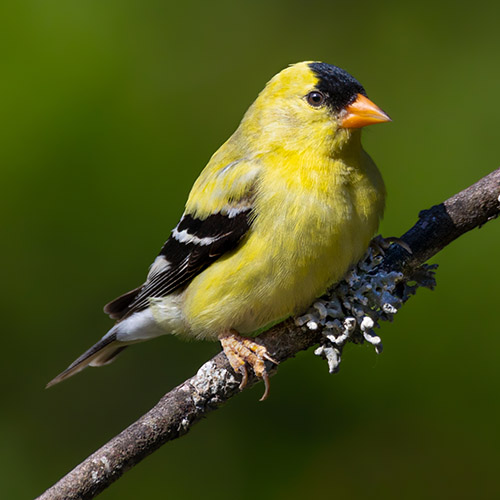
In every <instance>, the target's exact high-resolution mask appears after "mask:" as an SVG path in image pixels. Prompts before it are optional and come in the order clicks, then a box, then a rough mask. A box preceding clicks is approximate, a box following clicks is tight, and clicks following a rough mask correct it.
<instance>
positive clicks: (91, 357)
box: [46, 333, 127, 389]
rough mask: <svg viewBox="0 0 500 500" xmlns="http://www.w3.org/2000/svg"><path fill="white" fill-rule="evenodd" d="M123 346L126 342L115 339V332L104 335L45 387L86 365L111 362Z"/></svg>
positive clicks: (69, 375) (54, 383)
mask: <svg viewBox="0 0 500 500" xmlns="http://www.w3.org/2000/svg"><path fill="white" fill-rule="evenodd" d="M125 347H127V345H126V344H125V345H124V343H123V342H119V341H117V340H116V333H111V334H108V335H106V336H104V337H103V338H102V339H101V340H99V342H97V344H94V345H93V346H92V347H91V348H90V349H89V350H88V351H86V352H84V353H83V354H82V355H81V356H80V357H79V358H78V359H76V360H75V361H73V363H71V364H70V365H69V366H68V368H66V370H64V371H63V372H61V373H60V374H59V375H58V376H57V377H55V378H54V379H52V380H51V381H50V382H49V383H48V384H47V385H46V389H48V388H49V387H52V386H53V385H56V384H58V383H59V382H62V381H63V380H65V379H67V378H69V377H71V376H72V375H75V373H78V372H80V371H82V370H83V369H84V368H86V367H87V366H102V365H106V364H108V363H111V361H113V360H114V358H115V357H116V356H117V355H118V354H119V353H120V352H121V351H123V349H125Z"/></svg>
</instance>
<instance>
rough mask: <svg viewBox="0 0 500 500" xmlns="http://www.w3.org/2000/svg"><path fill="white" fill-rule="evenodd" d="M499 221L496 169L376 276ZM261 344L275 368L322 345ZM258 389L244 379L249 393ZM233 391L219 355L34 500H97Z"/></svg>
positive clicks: (305, 340) (304, 335) (425, 216)
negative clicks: (125, 474)
mask: <svg viewBox="0 0 500 500" xmlns="http://www.w3.org/2000/svg"><path fill="white" fill-rule="evenodd" d="M499 213H500V168H499V169H497V170H495V171H494V172H492V173H491V174H489V175H487V176H486V177H484V178H482V179H481V180H480V181H478V182H477V183H476V184H474V185H472V186H470V187H468V188H467V189H465V190H463V191H461V192H460V193H458V194H456V195H455V196H453V197H451V198H450V199H448V200H447V201H445V202H444V203H441V204H440V205H436V206H434V207H432V208H430V209H429V210H424V211H422V212H420V214H419V220H418V221H417V223H416V224H415V225H414V226H413V227H412V228H411V229H410V230H409V231H407V232H406V233H405V234H404V235H403V236H402V237H401V239H402V240H403V241H404V242H405V243H406V244H407V245H408V246H409V247H410V248H411V250H412V253H411V254H409V253H408V252H407V251H406V250H405V249H404V247H402V246H400V245H392V246H391V247H390V248H389V250H388V251H387V252H386V254H385V256H384V258H383V260H382V262H381V263H380V264H378V266H377V267H376V268H375V270H374V271H375V272H377V271H385V272H396V273H402V274H400V275H399V277H398V278H397V279H402V280H404V278H401V276H403V277H406V279H409V278H410V277H411V276H413V275H414V274H415V271H416V270H417V269H418V267H419V266H421V265H422V264H423V263H424V262H426V261H427V260H428V259H429V258H430V257H432V256H433V255H435V254H436V253H438V252H439V251H440V250H441V249H443V248H444V247H445V246H447V245H448V244H449V243H451V242H452V241H453V240H455V239H456V238H458V237H459V236H461V235H462V234H464V233H466V232H467V231H470V230H471V229H473V228H475V227H481V226H482V225H483V224H485V223H486V222H488V221H489V220H491V219H494V218H496V217H497V216H498V215H499ZM374 271H373V270H371V271H370V272H369V274H370V275H373V272H374ZM332 293H333V294H335V289H334V291H333V292H332ZM365 338H366V337H365ZM259 340H260V341H261V342H262V343H263V344H265V345H266V347H267V348H268V350H269V352H271V353H272V356H273V357H274V358H275V359H276V360H278V361H279V362H283V361H285V360H286V359H288V358H291V357H293V356H294V355H295V354H297V353H298V352H299V351H301V350H304V349H308V348H310V347H312V346H313V345H315V344H318V343H319V342H321V341H322V334H321V329H308V328H304V327H300V326H298V325H297V324H296V323H295V322H294V321H293V320H291V319H289V320H286V321H284V322H283V323H280V324H279V325H276V326H274V327H273V328H272V329H270V330H268V331H267V332H265V333H263V334H262V335H260V336H259ZM275 371H276V370H275V368H271V374H273V372H275ZM255 382H257V380H256V379H255V377H254V376H253V375H251V374H249V382H248V385H247V387H250V386H252V385H253V384H254V383H255ZM238 386H239V375H238V376H236V375H235V374H234V372H233V371H232V369H231V368H230V366H229V363H228V361H227V359H226V357H225V355H224V354H223V353H219V354H218V355H217V356H215V357H214V358H212V359H211V360H210V361H208V362H207V363H205V364H204V365H203V366H202V367H201V368H200V369H199V370H198V373H197V374H196V375H195V376H194V377H191V378H190V379H188V380H186V381H185V382H184V383H182V384H181V385H179V386H178V387H176V388H175V389H173V390H171V391H170V392H169V393H167V394H165V396H163V397H162V398H161V399H160V401H159V402H158V403H157V404H156V405H155V406H154V407H153V408H152V409H151V410H150V411H148V412H147V413H146V414H145V415H143V416H142V417H141V418H140V419H139V420H137V421H136V422H135V423H133V424H132V425H130V426H129V427H128V428H127V429H125V430H124V431H123V432H121V433H120V434H119V435H118V436H116V437H115V438H113V439H112V440H111V441H109V442H108V443H107V444H105V445H104V446H103V447H102V448H101V449H99V450H98V451H96V452H95V453H94V454H92V455H90V456H89V457H88V458H87V459H86V460H84V461H83V462H82V463H81V464H80V465H78V466H77V467H75V468H74V469H73V470H72V471H71V472H70V473H68V474H67V475H66V476H65V477H63V478H62V479H61V480H60V481H59V482H57V483H56V484H55V485H54V486H52V487H51V488H49V489H48V490H47V491H46V492H45V493H43V494H42V495H41V496H40V497H38V499H39V500H49V499H50V500H55V499H60V500H63V499H64V500H72V499H88V498H93V497H95V496H96V495H97V494H99V493H100V492H101V491H103V490H104V489H105V488H107V487H108V486H109V485H110V484H111V483H113V482H114V481H116V480H117V479H118V478H119V477H120V476H121V475H122V474H123V473H124V472H126V471H127V470H128V469H130V468H132V467H133V466H134V465H136V464H137V463H139V462H140V461H141V460H142V459H143V458H144V457H146V456H147V455H149V454H150V453H152V452H153V451H155V450H156V449H158V448H159V447H160V446H162V445H163V444H165V443H166V442H167V441H170V440H172V439H175V438H177V437H180V436H182V435H183V434H186V433H187V432H188V431H189V430H190V428H191V427H192V426H193V424H195V423H196V422H198V421H199V420H200V419H201V418H202V417H203V416H205V415H206V414H207V413H208V412H210V411H212V410H215V409H216V408H218V407H219V406H220V405H221V404H222V403H224V402H226V401H228V400H229V399H230V398H231V397H232V396H234V395H235V394H237V393H238V392H239V389H238Z"/></svg>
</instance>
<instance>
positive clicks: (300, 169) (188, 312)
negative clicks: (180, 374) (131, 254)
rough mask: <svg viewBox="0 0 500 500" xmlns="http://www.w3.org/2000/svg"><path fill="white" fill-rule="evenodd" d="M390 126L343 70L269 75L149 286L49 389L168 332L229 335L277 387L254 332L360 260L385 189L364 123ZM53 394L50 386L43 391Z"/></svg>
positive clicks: (235, 357) (227, 340) (209, 170)
mask: <svg viewBox="0 0 500 500" xmlns="http://www.w3.org/2000/svg"><path fill="white" fill-rule="evenodd" d="M386 121H390V118H389V117H388V116H387V115H386V114H385V113H384V112H383V111H382V110H381V109H380V108H378V107H377V106H376V105H375V104H374V103H373V102H372V101H370V100H369V99H368V98H367V97H366V92H365V90H364V89H363V87H362V86H361V85H360V83H359V82H358V81H357V80H355V79H354V78H353V77H352V76H351V75H349V74H348V73H347V72H346V71H344V70H342V69H340V68H338V67H336V66H331V65H329V64H325V63H321V62H301V63H298V64H294V65H292V66H290V67H288V68H286V69H284V70H283V71H281V72H280V73H278V74H277V75H276V76H274V77H273V78H272V79H271V80H270V81H269V82H268V84H267V85H266V87H265V88H264V90H263V91H262V92H261V93H260V94H259V96H258V97H257V99H256V101H255V102H254V103H253V104H252V105H251V106H250V108H249V109H248V111H247V112H246V113H245V116H244V117H243V120H242V121H241V124H240V126H239V127H238V129H237V130H236V132H234V134H233V135H232V136H231V137H230V138H229V139H228V140H227V142H226V143H225V144H223V145H222V146H221V147H220V148H219V150H218V151H217V152H216V153H215V154H214V155H213V156H212V158H211V159H210V161H209V162H208V165H207V166H206V167H205V169H204V170H203V171H202V173H201V175H200V176H199V178H198V179H197V181H196V182H195V184H194V186H193V188H192V190H191V193H190V195H189V198H188V201H187V204H186V210H185V212H184V214H183V216H182V218H181V220H180V222H179V223H178V224H177V226H176V227H175V228H174V229H173V231H172V233H171V235H170V237H169V239H168V240H167V242H166V243H165V244H164V245H163V248H162V249H161V251H160V254H159V255H158V257H156V259H155V261H154V262H153V264H152V265H151V267H150V270H149V274H148V276H147V279H146V282H145V283H144V284H143V285H142V286H140V287H139V288H136V289H134V290H132V291H131V292H128V293H126V294H125V295H122V296H120V297H118V298H117V299H115V300H114V301H112V302H110V303H109V304H107V305H106V306H105V308H104V311H105V312H106V313H107V314H109V316H110V317H111V318H113V319H115V320H117V321H116V324H115V325H114V326H113V327H112V328H111V330H109V332H108V333H107V334H106V335H104V337H103V338H102V339H101V340H100V341H99V342H97V344H95V345H94V346H92V347H91V348H90V349H89V350H88V351H87V352H85V353H84V354H83V355H82V356H80V357H79V358H78V359H77V360H76V361H75V362H73V363H72V364H71V365H70V366H69V367H68V368H67V369H66V370H64V371H63V372H62V373H61V374H60V375H58V376H57V377H56V378H54V379H53V380H52V381H51V382H50V383H49V384H48V386H51V385H54V384H56V383H58V382H60V381H61V380H64V379H65V378H67V377H69V376H71V375H73V374H75V373H77V372H79V371H80V370H82V369H83V368H85V367H86V366H88V365H90V366H101V365H105V364H107V363H109V362H110V361H112V360H113V359H114V358H115V356H116V355H117V354H118V353H119V352H121V351H122V350H123V349H124V348H125V347H126V346H127V345H129V344H133V343H135V342H141V341H144V340H148V339H151V338H153V337H158V336H160V335H164V334H174V335H179V336H185V337H191V338H197V339H211V340H217V339H218V340H220V342H221V344H222V347H223V349H224V352H225V353H226V355H227V357H228V360H229V362H230V364H231V366H232V367H233V369H234V370H235V371H236V372H240V373H241V375H242V383H241V387H243V386H244V385H245V383H246V380H247V365H249V366H251V367H252V369H253V370H254V372H255V374H256V375H257V376H258V377H260V378H263V379H264V381H265V385H266V391H265V393H264V396H263V399H264V398H265V397H266V396H267V394H268V390H269V381H268V376H267V372H266V367H265V363H264V361H265V359H268V360H271V361H273V360H272V357H271V356H270V355H269V353H267V351H266V349H265V348H264V347H262V346H261V345H259V344H257V343H256V342H254V341H253V340H252V338H251V335H252V333H254V332H256V331H257V330H260V329H262V328H263V327H265V326H266V325H269V324H271V323H273V322H276V321H278V320H280V319H284V318H286V317H287V316H290V315H291V314H294V313H299V312H301V311H303V310H304V309H305V308H307V306H309V305H310V304H311V302H312V301H313V300H314V299H315V298H316V297H319V296H320V295H322V294H323V293H324V292H325V291H326V290H327V288H328V287H329V286H330V285H332V284H333V283H335V282H336V281H338V280H339V279H340V278H342V276H343V275H344V274H345V272H346V271H347V270H348V268H349V267H350V266H351V265H352V264H354V263H355V262H356V261H357V260H358V259H359V258H360V257H361V256H362V255H363V253H364V252H365V250H366V248H367V246H368V244H369V242H370V239H371V238H372V236H373V235H374V234H375V232H376V230H377V227H378V224H379V221H380V218H381V216H382V214H383V210H384V198H385V188H384V183H383V180H382V177H381V175H380V173H379V171H378V169H377V167H376V166H375V164H374V162H373V161H372V159H371V158H370V156H368V154H367V153H366V152H365V151H364V150H363V148H362V146H361V130H360V129H361V128H362V127H364V126H365V125H370V124H374V123H380V122H386ZM48 386H47V387H48Z"/></svg>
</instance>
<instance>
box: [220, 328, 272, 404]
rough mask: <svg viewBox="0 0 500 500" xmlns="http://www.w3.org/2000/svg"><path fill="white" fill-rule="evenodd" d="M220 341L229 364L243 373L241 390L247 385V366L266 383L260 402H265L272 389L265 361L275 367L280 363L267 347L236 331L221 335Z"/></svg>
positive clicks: (236, 370)
mask: <svg viewBox="0 0 500 500" xmlns="http://www.w3.org/2000/svg"><path fill="white" fill-rule="evenodd" d="M219 340H220V343H221V344H222V348H223V350H224V353H225V355H226V357H227V359H228V361H229V364H230V365H231V367H232V368H233V370H234V371H235V372H237V373H241V382H240V390H242V389H244V388H245V386H246V385H247V382H248V370H247V365H250V366H251V367H252V370H253V371H254V373H255V375H256V376H257V377H258V378H261V379H262V380H263V381H264V386H265V390H264V394H263V395H262V397H261V398H260V401H264V400H265V399H266V398H267V396H268V395H269V387H270V385H269V375H268V373H267V370H266V364H265V360H267V361H270V362H271V363H274V364H275V365H277V364H278V362H277V361H276V360H275V359H273V358H272V357H271V356H270V355H269V353H268V352H267V349H266V347H264V346H263V345H261V344H258V343H257V342H255V341H254V340H253V339H250V338H248V337H241V336H240V335H238V334H237V333H236V332H235V331H234V330H232V331H230V332H228V333H227V334H224V335H221V336H220V337H219Z"/></svg>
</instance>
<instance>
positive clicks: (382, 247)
mask: <svg viewBox="0 0 500 500" xmlns="http://www.w3.org/2000/svg"><path fill="white" fill-rule="evenodd" d="M393 243H395V244H396V245H399V246H400V247H401V248H404V249H405V250H406V251H407V252H408V253H409V254H410V255H412V254H413V252H412V251H411V248H410V245H408V243H406V241H403V240H402V239H401V238H397V237H394V236H389V237H388V238H384V237H383V236H382V235H380V234H378V235H377V236H375V238H373V240H372V241H371V242H370V246H371V247H372V248H373V250H374V252H375V253H376V254H379V255H382V256H384V255H385V251H386V250H387V249H388V248H389V247H390V246H391V245H392V244H393Z"/></svg>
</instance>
